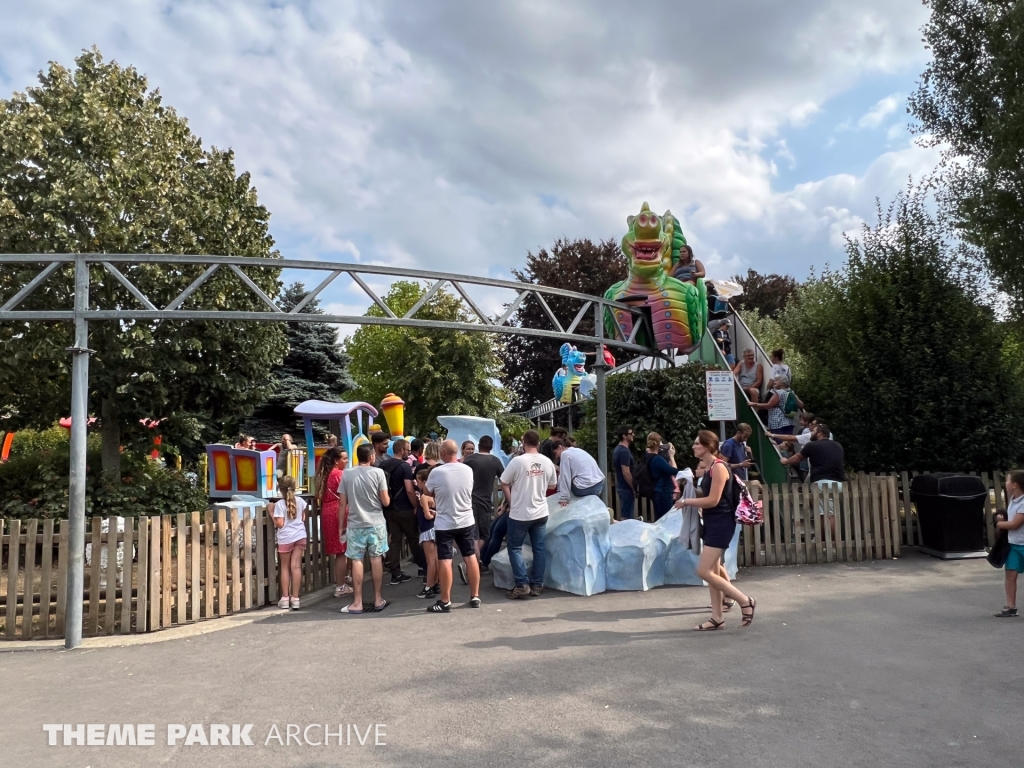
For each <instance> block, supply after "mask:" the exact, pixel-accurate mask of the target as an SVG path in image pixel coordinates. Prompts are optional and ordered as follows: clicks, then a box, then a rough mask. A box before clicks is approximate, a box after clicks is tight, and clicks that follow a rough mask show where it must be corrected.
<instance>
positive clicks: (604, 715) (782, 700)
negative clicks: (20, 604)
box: [0, 555, 1024, 768]
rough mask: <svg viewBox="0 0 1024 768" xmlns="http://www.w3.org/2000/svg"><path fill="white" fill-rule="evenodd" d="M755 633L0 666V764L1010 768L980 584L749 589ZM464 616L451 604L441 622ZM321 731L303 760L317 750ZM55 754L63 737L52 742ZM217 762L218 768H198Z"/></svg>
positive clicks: (731, 626) (1014, 699)
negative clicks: (339, 734) (290, 734)
mask: <svg viewBox="0 0 1024 768" xmlns="http://www.w3.org/2000/svg"><path fill="white" fill-rule="evenodd" d="M741 581H742V587H743V588H744V589H747V590H749V591H750V593H752V594H753V595H755V596H756V597H757V598H758V599H759V601H760V607H759V609H758V612H757V618H756V620H755V622H754V626H753V627H751V628H750V629H740V628H739V612H738V610H736V609H734V611H733V612H732V613H731V614H729V621H728V630H727V631H723V632H717V633H710V634H696V633H693V632H691V631H689V630H690V628H691V627H692V626H693V625H694V624H695V623H697V622H698V621H699V620H700V619H701V618H703V617H704V616H705V615H706V613H705V611H703V610H702V606H703V605H704V604H705V603H706V602H707V593H706V591H704V590H702V589H697V588H692V587H691V588H686V587H684V588H666V589H658V590H654V591H653V592H648V593H646V594H635V593H616V594H608V595H599V596H596V597H592V598H580V597H572V596H568V595H564V594H559V593H549V594H545V595H544V596H543V597H542V598H540V599H534V600H531V601H510V600H506V599H505V598H504V595H503V593H501V592H498V591H496V590H493V589H492V588H486V589H485V590H484V595H483V597H484V600H485V602H484V607H483V608H482V609H481V610H479V611H474V610H471V609H468V608H467V609H463V610H456V611H454V612H453V613H452V614H450V615H448V616H428V615H425V614H423V613H422V609H423V608H424V607H425V606H424V604H423V603H424V601H420V600H416V599H415V598H414V597H413V594H414V592H415V589H414V585H413V584H412V583H410V584H407V585H403V586H402V587H400V588H397V587H396V588H390V589H389V588H387V587H385V589H386V595H387V596H388V597H389V598H393V599H394V603H393V605H391V606H390V607H389V608H388V609H387V610H386V611H385V612H384V613H381V614H376V615H370V616H363V617H345V616H341V615H339V614H338V613H337V612H336V610H335V609H336V607H337V606H336V603H337V601H334V600H326V601H324V602H322V603H320V604H318V605H315V606H313V607H311V608H309V609H308V610H303V611H301V612H298V613H292V614H281V615H276V616H274V617H273V618H269V619H267V620H265V621H261V622H257V623H254V624H249V625H247V626H242V627H238V628H235V629H231V630H228V631H224V632H217V633H213V634H208V635H201V636H197V637H193V638H189V639H185V640H174V641H171V642H165V643H157V644H153V645H140V646H134V647H126V648H98V649H86V650H79V651H75V652H71V653H65V652H63V651H54V650H45V651H21V652H4V651H3V646H2V645H0V680H2V681H3V694H4V695H3V699H2V702H0V754H3V760H2V762H3V764H5V765H17V766H93V768H96V767H98V766H122V765H124V766H129V765H131V766H152V765H174V766H182V767H185V768H188V767H191V766H203V768H208V766H210V765H218V766H220V765H223V766H270V767H271V768H278V767H282V768H283V767H284V766H320V765H344V764H353V765H354V764H357V763H358V764H359V765H361V766H395V767H398V768H404V767H406V766H407V767H408V768H428V767H429V768H432V767H434V766H471V767H472V768H477V767H481V766H517V767H521V768H525V767H526V766H554V767H557V768H570V767H571V766H601V767H602V768H604V767H606V766H663V765H664V766H714V767H715V768H730V767H731V766H736V767H737V768H740V767H742V768H752V767H756V766H772V767H775V766H787V768H788V767H793V768H797V767H799V766H816V767H819V766H822V767H824V766H827V767H829V768H832V767H835V766H871V768H877V767H878V766H883V767H884V766H897V765H898V766H901V768H914V767H916V766H921V768H924V767H926V766H927V768H934V767H935V766H943V767H945V766H979V765H983V766H1010V765H1019V764H1020V761H1021V757H1020V754H1021V752H1020V738H1019V736H1020V733H1021V730H1020V729H1021V726H1020V718H1021V701H1022V698H1021V697H1022V691H1024V688H1022V684H1021V672H1020V669H1021V666H1020V664H1021V661H1020V659H1021V652H1022V651H1024V619H1019V620H999V619H995V618H992V617H991V614H992V613H993V611H994V609H997V608H998V607H999V606H1001V605H1002V604H1003V595H1002V574H1001V573H999V572H997V571H995V570H993V569H992V568H991V567H989V566H988V565H987V564H986V563H985V562H984V561H962V562H945V563H944V562H940V561H938V560H934V559H931V558H926V557H923V556H918V555H910V556H909V557H906V558H904V559H902V560H900V561H897V562H884V563H877V564H867V565H854V566H846V565H832V566H807V567H786V568H761V569H749V570H744V571H742V572H741ZM467 597H468V593H467V592H466V588H465V587H462V586H461V585H460V586H457V587H456V600H460V599H461V600H465V599H466V598H467ZM49 722H61V723H155V724H156V741H157V745H156V746H153V747H134V748H133V747H122V748H115V747H63V746H57V747H48V746H46V734H45V733H44V732H43V728H42V726H43V723H49ZM167 723H182V724H186V725H187V724H190V723H202V724H205V725H206V732H207V734H209V731H210V729H209V725H210V724H214V723H225V724H233V723H238V724H246V723H253V724H254V727H253V729H252V731H251V737H252V739H253V741H255V742H256V745H257V746H254V747H237V748H224V747H218V748H214V747H208V748H207V747H201V746H193V747H185V746H183V745H181V743H180V742H179V745H178V746H176V747H169V746H167V745H166V734H167V728H166V725H167ZM275 723H276V724H277V726H278V728H279V729H280V732H281V736H282V738H284V737H285V735H286V727H285V726H286V724H289V723H291V724H298V725H301V726H303V727H305V726H306V725H307V724H310V723H331V728H332V730H336V728H337V725H336V724H338V723H344V724H354V725H356V726H358V728H359V731H360V732H362V733H363V735H364V738H365V730H366V726H367V725H369V724H375V723H381V724H385V726H386V729H385V731H384V733H385V734H386V735H385V736H384V737H383V738H384V740H385V741H386V743H387V746H382V747H373V746H369V743H372V741H373V737H372V736H371V737H370V738H369V739H368V742H369V743H368V744H367V745H366V746H359V745H358V744H357V741H356V738H355V736H354V735H353V734H352V732H351V731H349V732H348V736H347V739H348V740H351V741H352V744H351V745H346V746H341V747H339V746H337V745H336V744H332V746H330V747H325V746H295V745H294V744H293V745H292V746H287V747H282V746H279V745H278V744H277V742H276V741H271V742H270V744H269V745H267V746H264V741H265V739H266V737H267V735H268V733H270V732H271V726H272V725H273V724H275ZM320 735H321V734H320V731H319V730H318V729H316V728H314V729H312V730H311V731H310V732H309V736H310V740H311V741H316V740H319V738H320ZM59 739H60V736H58V741H59ZM211 761H212V762H211Z"/></svg>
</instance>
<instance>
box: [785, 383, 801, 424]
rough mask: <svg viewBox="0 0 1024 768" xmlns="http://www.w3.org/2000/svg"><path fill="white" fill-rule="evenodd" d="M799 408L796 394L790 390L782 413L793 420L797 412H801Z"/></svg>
mask: <svg viewBox="0 0 1024 768" xmlns="http://www.w3.org/2000/svg"><path fill="white" fill-rule="evenodd" d="M799 408H800V406H799V405H798V404H797V401H796V394H795V393H794V392H793V390H792V389H791V390H789V394H788V395H787V396H786V402H785V404H784V405H783V408H782V411H783V413H785V414H786V416H788V417H789V418H791V419H792V418H793V417H794V416H796V412H797V411H798V410H799Z"/></svg>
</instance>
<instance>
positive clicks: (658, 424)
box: [575, 363, 708, 466]
mask: <svg viewBox="0 0 1024 768" xmlns="http://www.w3.org/2000/svg"><path fill="white" fill-rule="evenodd" d="M707 370H708V366H706V365H704V364H703V363H688V364H686V365H682V366H679V367H677V368H666V369H662V370H657V371H635V372H622V373H617V374H615V375H614V376H609V377H607V378H606V379H605V386H606V388H607V392H606V395H605V401H606V408H607V417H608V450H609V453H610V452H611V450H612V449H613V448H614V446H615V444H616V442H618V441H617V439H616V436H615V431H616V429H617V428H618V426H619V425H620V424H628V425H629V426H631V427H632V428H633V431H634V432H635V433H636V440H635V442H634V444H633V445H634V448H635V452H636V453H638V454H639V453H641V452H643V450H644V447H643V446H644V443H643V441H644V439H645V438H646V436H647V433H648V432H657V433H658V434H659V435H661V436H662V437H663V438H664V439H665V440H666V441H668V442H670V443H673V444H674V445H675V446H676V462H677V463H678V464H679V465H680V466H682V465H684V464H687V463H688V464H690V465H691V466H693V464H694V457H693V451H692V450H691V446H692V445H693V439H694V437H696V435H697V432H698V431H699V430H701V429H707V428H708V422H707V395H706V392H705V383H704V382H705V380H704V372H705V371H707ZM584 413H585V421H584V423H583V424H582V425H581V426H580V428H579V429H577V430H576V433H575V437H576V440H577V441H578V442H579V445H580V447H581V448H583V449H585V450H587V451H589V452H590V453H592V454H595V455H596V453H597V423H596V417H597V401H596V400H588V401H586V403H585V405H584Z"/></svg>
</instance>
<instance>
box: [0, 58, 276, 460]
mask: <svg viewBox="0 0 1024 768" xmlns="http://www.w3.org/2000/svg"><path fill="white" fill-rule="evenodd" d="M39 80H40V85H39V87H35V88H29V89H28V90H27V92H25V93H16V94H15V95H14V96H13V97H12V98H11V99H9V100H6V101H0V136H3V140H2V141H0V252H15V253H46V252H58V253H69V252H70V253H73V252H85V253H100V252H103V253H120V254H125V253H129V254H130V253H215V254H233V255H237V256H251V257H253V259H252V261H253V264H254V267H256V266H257V265H258V268H248V267H246V270H247V271H248V273H249V276H250V277H251V279H252V280H253V281H254V282H255V283H256V284H257V285H259V286H260V288H262V290H263V291H264V292H266V293H267V294H269V295H271V296H274V295H276V294H277V292H278V291H279V289H280V285H279V282H278V275H279V271H280V270H279V269H278V268H277V267H276V262H275V261H274V260H273V259H272V258H270V257H275V256H277V255H278V254H277V252H276V251H274V250H273V239H272V238H271V237H270V235H269V233H268V219H269V213H268V212H267V210H266V208H264V207H263V206H262V205H260V204H259V202H258V200H257V198H256V190H255V189H254V188H253V187H252V186H251V184H250V179H249V175H248V174H246V173H243V174H241V175H238V174H236V173H235V167H234V157H233V155H232V153H231V152H230V151H221V150H218V149H216V148H211V149H209V150H205V149H203V147H202V144H201V142H200V140H199V139H198V138H197V137H195V136H193V135H192V133H191V131H190V130H189V128H188V124H187V122H186V121H185V119H184V118H182V117H180V116H178V114H177V113H176V112H175V111H174V110H173V109H171V108H170V107H167V106H165V105H164V104H163V102H162V99H161V97H160V94H159V92H157V91H149V89H148V84H147V81H146V78H145V77H144V76H142V75H141V74H139V73H138V72H137V71H136V70H135V69H133V68H131V67H127V68H122V67H120V66H118V64H117V63H116V62H109V63H107V62H104V61H103V58H102V56H101V55H100V53H99V52H98V51H97V50H95V49H93V50H91V51H86V52H85V53H83V54H82V55H81V56H79V57H78V58H77V59H76V68H75V70H74V71H71V70H68V69H65V68H64V67H62V66H60V65H59V64H56V63H51V65H50V67H49V70H48V71H47V72H45V73H40V76H39ZM203 270H204V267H203V266H202V265H198V266H195V267H191V266H183V267H179V266H175V267H167V266H164V265H157V264H124V265H122V272H123V273H124V275H125V276H126V277H127V278H128V279H129V280H130V281H132V282H133V283H134V284H135V285H136V286H137V287H138V288H139V289H140V290H141V291H142V292H143V293H144V294H145V295H146V296H148V297H149V299H150V300H151V301H152V302H153V303H154V304H155V305H157V306H166V305H167V304H168V303H170V301H171V300H172V299H173V298H174V297H175V296H177V295H178V293H179V292H181V291H182V290H183V289H184V288H185V287H187V286H188V285H189V284H190V283H191V282H192V281H193V280H194V279H195V278H196V277H198V275H199V274H201V273H202V271H203ZM36 271H38V268H35V269H33V268H28V267H25V266H19V265H2V266H0V295H4V296H10V295H11V293H13V292H14V291H16V290H17V289H18V288H19V287H20V286H21V285H23V284H24V283H25V282H27V281H28V280H29V279H31V277H32V276H33V275H34V274H35V273H36ZM72 272H73V270H71V269H64V270H58V272H57V273H55V274H53V275H52V276H51V277H50V278H49V279H48V280H47V281H46V282H45V283H44V284H43V285H42V286H40V288H38V289H37V290H36V291H35V293H33V294H32V295H31V296H29V297H28V299H27V300H26V301H25V302H24V303H23V304H22V305H21V306H19V309H24V310H30V309H41V308H48V309H52V308H54V307H68V306H70V305H71V302H72V298H71V297H72V294H73V286H74V281H73V276H72ZM89 300H90V303H91V306H93V307H98V308H103V309H116V308H120V307H136V308H137V307H138V306H139V305H138V303H137V302H136V300H135V299H134V298H133V297H132V296H131V295H130V294H129V293H128V291H126V290H125V289H124V287H123V286H121V284H120V283H119V282H118V281H117V280H115V279H114V278H113V277H112V276H111V275H110V274H108V273H106V271H105V270H104V269H103V268H102V267H96V268H94V269H93V270H92V272H91V292H90V297H89ZM185 306H186V307H195V308H198V307H205V308H218V309H228V308H230V309H248V308H252V309H256V308H258V307H262V306H263V305H262V303H261V302H260V300H259V299H258V298H257V297H256V296H255V295H253V293H252V292H251V291H250V290H249V289H248V288H247V287H246V286H245V285H244V284H243V283H242V281H240V280H238V279H237V277H236V276H235V275H234V274H233V273H231V272H230V271H229V270H221V271H219V272H218V273H216V274H215V275H214V276H213V277H212V278H211V279H210V280H209V281H207V282H206V283H205V284H204V285H203V286H202V288H200V290H199V291H197V292H196V293H195V294H193V296H192V297H191V298H190V299H189V300H188V302H187V304H186V305H185ZM71 341H72V339H71V328H70V326H69V324H59V323H17V324H16V323H7V324H3V325H0V348H2V349H3V354H2V355H0V389H2V390H3V391H4V392H5V398H8V403H9V405H11V406H13V409H14V410H16V412H17V413H16V416H15V421H16V422H18V423H19V425H29V426H31V425H36V426H47V425H49V424H51V423H52V422H53V421H54V420H55V419H57V418H58V417H61V416H65V415H67V412H68V404H69V402H70V394H69V393H70V381H69V378H70V377H69V369H70V356H69V355H68V353H67V352H66V351H65V350H66V348H67V347H69V346H71ZM89 346H90V348H91V349H93V350H95V353H94V354H93V355H92V356H91V360H90V365H89V368H90V370H89V374H90V391H89V395H90V406H91V407H92V409H93V412H94V413H96V415H98V416H99V417H100V418H101V422H102V427H101V429H102V436H103V469H104V471H105V473H108V474H110V475H111V476H115V477H116V476H117V475H118V469H119V466H120V447H121V446H122V445H126V444H129V443H131V442H132V441H133V440H140V441H148V439H149V437H150V436H149V434H148V430H145V429H144V428H143V427H142V426H141V425H140V423H139V421H140V419H144V418H156V419H164V420H165V421H164V422H163V423H162V424H161V431H162V432H163V433H164V435H165V437H169V438H171V440H181V441H184V442H189V441H193V442H196V441H200V440H202V439H203V438H204V437H209V436H212V435H216V434H218V433H219V432H220V428H221V424H223V423H224V422H226V421H230V420H233V419H235V418H237V417H238V416H240V415H242V414H244V413H246V412H247V411H248V410H250V409H251V408H252V407H253V406H254V405H255V404H257V403H260V402H262V401H263V400H264V399H265V398H266V394H267V391H268V385H269V380H268V376H267V374H268V372H269V371H270V369H271V368H272V367H273V366H274V365H276V364H277V363H279V362H280V360H281V356H282V354H283V352H284V349H285V338H284V331H283V329H282V328H281V327H280V325H279V324H260V323H239V322H230V321H222V322H201V323H200V322H195V323H185V322H177V321H175V322H171V321H165V322H162V323H153V322H131V321H121V322H94V323H92V324H91V327H90V334H89Z"/></svg>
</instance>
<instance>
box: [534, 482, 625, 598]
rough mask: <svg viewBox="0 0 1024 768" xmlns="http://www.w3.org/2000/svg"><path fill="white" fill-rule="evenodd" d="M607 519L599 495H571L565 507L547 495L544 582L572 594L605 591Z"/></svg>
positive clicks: (589, 593) (555, 498) (554, 497)
mask: <svg viewBox="0 0 1024 768" xmlns="http://www.w3.org/2000/svg"><path fill="white" fill-rule="evenodd" d="M610 522H611V518H610V517H609V515H608V508H607V507H606V506H605V505H604V502H603V501H602V500H601V497H600V496H585V497H584V498H582V499H578V498H575V497H573V499H572V502H571V503H570V504H569V506H567V507H562V506H559V504H558V497H557V496H551V497H549V498H548V529H547V538H546V539H545V544H546V546H547V567H546V568H545V569H544V573H545V579H544V580H545V583H546V584H547V585H548V586H551V587H553V588H554V589H560V590H562V591H563V592H572V593H573V594H575V595H596V594H598V593H600V592H604V591H605V590H606V589H607V586H606V578H605V576H606V571H605V567H606V565H605V560H606V558H607V557H608V549H609V546H610V543H609V541H608V529H609V528H610V527H611V526H610Z"/></svg>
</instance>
